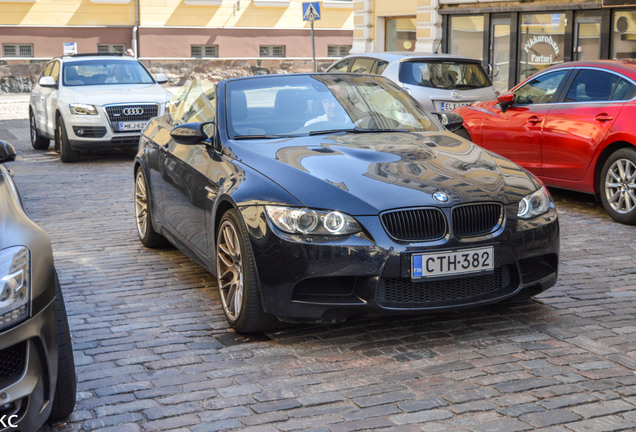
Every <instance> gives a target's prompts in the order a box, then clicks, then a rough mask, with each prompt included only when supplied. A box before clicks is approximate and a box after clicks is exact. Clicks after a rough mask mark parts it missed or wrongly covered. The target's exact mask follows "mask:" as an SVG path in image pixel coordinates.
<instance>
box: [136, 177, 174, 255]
mask: <svg viewBox="0 0 636 432" xmlns="http://www.w3.org/2000/svg"><path fill="white" fill-rule="evenodd" d="M151 211H152V210H151V207H150V193H149V190H148V182H146V176H145V175H144V170H143V168H141V167H139V168H138V169H137V173H136V174H135V219H136V222H137V234H139V240H141V243H142V244H143V245H144V246H146V247H149V248H154V247H158V246H164V245H166V244H167V243H168V242H167V240H166V239H165V238H164V237H163V236H162V235H161V234H159V233H158V232H157V231H155V228H154V226H153V225H152V213H151Z"/></svg>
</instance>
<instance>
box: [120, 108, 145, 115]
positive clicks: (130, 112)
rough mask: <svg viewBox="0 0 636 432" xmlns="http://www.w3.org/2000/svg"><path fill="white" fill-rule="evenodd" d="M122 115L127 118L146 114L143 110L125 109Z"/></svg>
mask: <svg viewBox="0 0 636 432" xmlns="http://www.w3.org/2000/svg"><path fill="white" fill-rule="evenodd" d="M122 113H123V114H124V115H126V116H139V115H142V114H143V113H144V109H143V108H124V109H123V110H122Z"/></svg>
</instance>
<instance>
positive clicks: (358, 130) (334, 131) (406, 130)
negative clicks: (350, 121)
mask: <svg viewBox="0 0 636 432" xmlns="http://www.w3.org/2000/svg"><path fill="white" fill-rule="evenodd" d="M337 132H346V133H369V132H410V130H408V129H363V128H359V127H355V128H353V129H328V130H318V131H311V132H309V135H326V134H330V133H337Z"/></svg>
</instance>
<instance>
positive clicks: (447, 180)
mask: <svg viewBox="0 0 636 432" xmlns="http://www.w3.org/2000/svg"><path fill="white" fill-rule="evenodd" d="M232 151H233V152H234V155H233V156H234V157H236V158H237V159H239V160H240V161H242V162H243V163H245V164H247V165H249V166H250V167H252V168H253V169H256V170H257V171H259V172H261V173H262V174H263V175H265V176H267V177H268V178H270V179H271V180H273V181H275V182H276V183H277V184H279V185H280V186H281V187H283V188H284V189H286V190H287V191H288V192H289V193H291V194H292V195H294V196H295V197H296V198H297V199H299V200H300V201H301V202H302V203H303V204H304V205H306V206H308V207H314V208H325V209H338V210H341V211H344V212H347V213H349V214H353V215H362V214H377V213H378V212H380V211H382V210H387V209H391V208H400V207H416V206H429V205H439V204H438V203H436V202H435V201H433V198H432V194H433V193H434V192H437V191H443V192H446V193H447V194H448V195H449V196H450V198H451V199H450V201H449V205H454V204H458V203H463V202H474V201H498V202H503V203H504V204H506V203H512V202H518V201H519V200H520V199H521V198H522V197H523V196H525V195H528V194H529V193H531V192H533V191H534V190H536V189H537V185H536V184H535V183H534V182H533V181H532V180H531V179H530V178H529V177H528V175H527V174H526V173H525V171H524V170H523V169H521V168H519V167H518V166H516V165H515V164H513V163H511V162H510V161H508V160H507V159H504V158H501V157H499V156H497V155H495V154H493V153H490V152H488V151H485V150H484V149H482V148H481V147H479V146H476V145H475V144H473V143H470V142H468V141H465V140H461V139H457V138H456V137H455V135H453V134H451V133H450V132H431V133H408V132H392V133H360V134H354V133H347V134H342V133H338V134H331V135H317V136H307V137H294V138H284V139H276V140H250V141H236V142H234V143H233V145H232Z"/></svg>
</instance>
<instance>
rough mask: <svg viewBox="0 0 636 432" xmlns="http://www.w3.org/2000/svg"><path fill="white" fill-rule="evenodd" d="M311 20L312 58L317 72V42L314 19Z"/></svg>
mask: <svg viewBox="0 0 636 432" xmlns="http://www.w3.org/2000/svg"><path fill="white" fill-rule="evenodd" d="M310 22H311V58H312V59H313V60H314V72H316V43H315V39H314V20H310Z"/></svg>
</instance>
